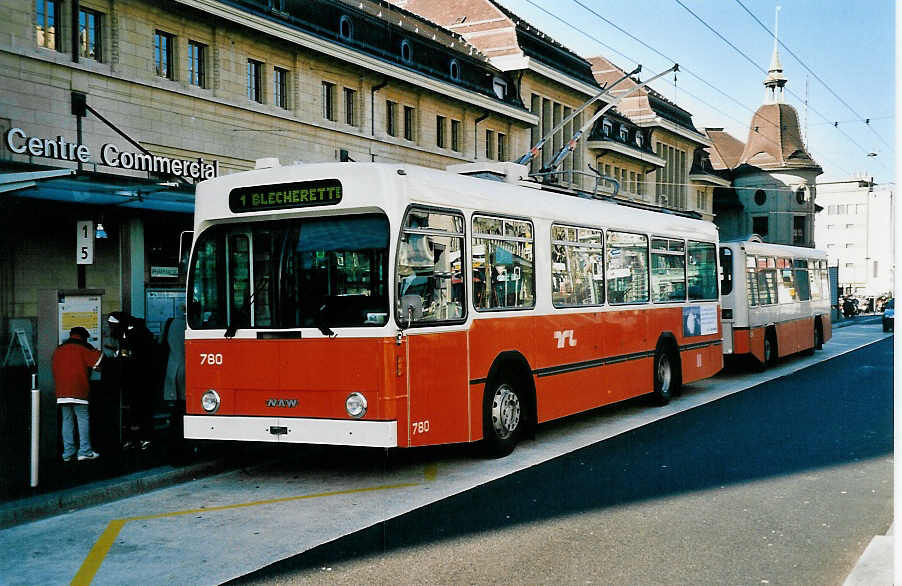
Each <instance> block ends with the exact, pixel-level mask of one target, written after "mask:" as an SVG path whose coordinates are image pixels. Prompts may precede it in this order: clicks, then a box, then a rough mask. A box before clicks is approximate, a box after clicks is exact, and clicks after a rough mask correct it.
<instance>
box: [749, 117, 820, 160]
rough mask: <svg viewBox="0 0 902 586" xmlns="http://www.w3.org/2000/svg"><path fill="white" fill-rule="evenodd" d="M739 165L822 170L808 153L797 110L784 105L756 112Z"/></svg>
mask: <svg viewBox="0 0 902 586" xmlns="http://www.w3.org/2000/svg"><path fill="white" fill-rule="evenodd" d="M739 163H740V164H743V163H744V164H748V165H752V166H754V167H759V168H761V169H780V168H787V167H794V168H815V169H820V166H819V165H818V164H817V163H816V162H815V161H814V159H813V158H811V155H810V154H808V151H807V150H805V144H804V143H803V142H802V134H801V132H800V130H799V115H798V114H797V113H796V110H795V108H793V107H792V106H790V105H789V104H782V103H774V104H764V105H763V106H761V107H760V108H758V111H757V112H755V115H754V116H753V117H752V124H751V126H750V127H749V137H748V140H747V141H746V145H745V149H744V150H743V152H742V156H741V158H740V161H739Z"/></svg>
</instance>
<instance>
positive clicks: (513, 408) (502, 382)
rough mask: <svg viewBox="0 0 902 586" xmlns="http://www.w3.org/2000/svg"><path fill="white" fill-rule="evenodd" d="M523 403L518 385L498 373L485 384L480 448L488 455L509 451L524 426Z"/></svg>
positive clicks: (496, 456)
mask: <svg viewBox="0 0 902 586" xmlns="http://www.w3.org/2000/svg"><path fill="white" fill-rule="evenodd" d="M524 415H525V412H524V404H523V398H522V395H521V391H520V390H518V385H516V383H515V382H514V381H513V380H511V379H509V378H507V377H501V378H499V380H497V381H492V382H491V383H490V384H489V385H486V393H485V396H484V399H483V404H482V420H483V423H482V434H483V452H484V453H485V455H486V456H488V457H491V458H500V457H502V456H506V455H508V454H510V453H511V452H512V451H513V450H514V446H516V445H517V442H518V441H519V440H520V436H521V435H522V434H523V427H524Z"/></svg>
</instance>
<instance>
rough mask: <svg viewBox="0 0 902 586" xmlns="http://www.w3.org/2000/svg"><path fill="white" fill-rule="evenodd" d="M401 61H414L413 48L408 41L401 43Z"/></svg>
mask: <svg viewBox="0 0 902 586" xmlns="http://www.w3.org/2000/svg"><path fill="white" fill-rule="evenodd" d="M401 61H403V62H404V63H410V62H412V61H413V47H411V46H410V41H408V40H407V39H404V40H402V41H401Z"/></svg>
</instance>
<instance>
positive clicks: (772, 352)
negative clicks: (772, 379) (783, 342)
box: [764, 328, 780, 368]
mask: <svg viewBox="0 0 902 586" xmlns="http://www.w3.org/2000/svg"><path fill="white" fill-rule="evenodd" d="M779 355H780V354H779V352H778V348H777V332H776V330H774V329H773V328H768V329H767V332H766V333H765V334H764V368H770V367H771V366H775V365H776V364H777V360H778V358H777V357H778V356H779Z"/></svg>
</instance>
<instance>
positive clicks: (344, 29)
mask: <svg viewBox="0 0 902 586" xmlns="http://www.w3.org/2000/svg"><path fill="white" fill-rule="evenodd" d="M338 35H339V36H340V37H341V38H343V39H344V40H346V41H350V40H351V39H353V38H354V23H353V21H351V17H350V16H348V15H347V14H345V15H342V17H341V20H339V21H338Z"/></svg>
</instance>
